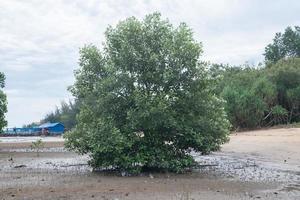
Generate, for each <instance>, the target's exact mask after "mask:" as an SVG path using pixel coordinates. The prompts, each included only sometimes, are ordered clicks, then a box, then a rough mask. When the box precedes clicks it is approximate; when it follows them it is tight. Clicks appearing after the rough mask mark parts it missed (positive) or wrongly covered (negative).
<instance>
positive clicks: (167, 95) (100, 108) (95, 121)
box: [65, 13, 229, 172]
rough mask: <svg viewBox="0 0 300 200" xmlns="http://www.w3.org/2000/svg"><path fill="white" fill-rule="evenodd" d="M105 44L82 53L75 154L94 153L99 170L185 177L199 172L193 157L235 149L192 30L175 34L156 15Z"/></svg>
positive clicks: (128, 24) (71, 144) (72, 137)
mask: <svg viewBox="0 0 300 200" xmlns="http://www.w3.org/2000/svg"><path fill="white" fill-rule="evenodd" d="M105 36H106V43H105V44H104V48H103V50H99V49H98V48H97V47H95V46H93V45H88V46H86V47H84V48H82V49H81V51H80V55H81V56H80V69H79V70H78V71H77V72H76V73H75V75H76V82H75V84H74V86H73V87H72V88H71V91H72V93H73V95H74V96H75V97H76V98H77V99H80V101H81V103H82V105H81V109H80V113H79V115H78V116H77V120H78V122H77V125H76V126H75V129H74V130H73V131H71V132H69V133H67V134H66V136H65V137H66V146H67V147H68V148H69V149H72V150H76V151H77V152H79V153H83V154H85V153H88V154H89V155H90V157H91V160H90V164H91V165H92V166H93V167H94V168H105V167H113V168H115V169H119V170H125V171H129V172H139V171H140V170H142V168H161V169H168V170H171V171H182V170H184V169H185V168H186V167H190V166H192V165H193V164H194V160H193V158H192V156H191V155H190V154H189V152H190V151H191V150H194V151H196V152H202V153H208V152H210V151H214V150H217V149H219V147H220V145H221V144H223V143H224V142H226V141H227V139H228V133H229V122H228V121H227V119H226V115H225V111H224V109H223V104H224V102H223V101H222V100H220V99H219V98H217V97H216V96H215V95H214V93H213V87H212V83H211V79H210V78H209V77H208V74H207V72H206V70H205V66H204V65H203V64H201V63H200V62H199V57H200V54H201V52H202V46H201V44H200V43H198V42H196V41H195V40H194V38H193V34H192V31H191V29H189V28H188V27H187V25H186V24H184V23H182V24H180V25H179V26H178V27H176V28H175V27H173V26H172V25H171V24H170V23H169V21H168V20H162V19H161V16H160V14H158V13H155V14H151V15H148V16H146V17H145V19H144V20H143V21H139V20H137V19H136V18H134V17H131V18H129V19H127V20H125V21H122V22H120V23H119V24H118V25H117V26H116V27H115V28H114V27H109V28H108V29H107V31H106V33H105Z"/></svg>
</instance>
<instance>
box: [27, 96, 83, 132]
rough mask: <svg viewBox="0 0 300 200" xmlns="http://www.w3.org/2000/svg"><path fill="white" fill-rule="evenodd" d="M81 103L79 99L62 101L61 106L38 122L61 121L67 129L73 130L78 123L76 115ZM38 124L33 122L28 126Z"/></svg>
mask: <svg viewBox="0 0 300 200" xmlns="http://www.w3.org/2000/svg"><path fill="white" fill-rule="evenodd" d="M79 107H80V103H79V102H78V101H74V102H72V101H69V102H65V101H62V102H61V104H60V107H56V109H55V111H53V112H50V113H48V114H47V115H46V116H45V117H44V118H43V119H42V120H41V121H40V122H39V123H38V124H42V123H47V122H53V123H54V122H60V123H62V124H63V125H64V126H65V128H66V130H71V129H72V128H73V127H74V126H75V124H76V115H77V114H78V113H79ZM34 125H37V124H36V123H32V124H30V125H27V126H26V127H28V126H29V127H32V126H34Z"/></svg>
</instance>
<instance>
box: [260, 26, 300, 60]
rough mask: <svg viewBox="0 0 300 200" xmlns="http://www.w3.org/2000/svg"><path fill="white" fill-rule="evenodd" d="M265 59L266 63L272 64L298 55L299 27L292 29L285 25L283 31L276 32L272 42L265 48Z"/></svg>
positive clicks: (299, 49)
mask: <svg viewBox="0 0 300 200" xmlns="http://www.w3.org/2000/svg"><path fill="white" fill-rule="evenodd" d="M264 55H265V60H266V62H267V64H270V63H271V64H274V63H276V62H277V61H279V60H280V59H283V58H291V57H292V58H295V57H298V58H299V57H300V27H299V26H295V27H294V30H293V29H292V28H291V27H287V28H286V29H285V32H284V33H277V34H276V36H275V38H274V39H273V43H272V44H269V45H268V46H267V47H266V49H265V54H264Z"/></svg>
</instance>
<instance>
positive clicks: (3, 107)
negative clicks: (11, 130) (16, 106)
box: [0, 72, 7, 133]
mask: <svg viewBox="0 0 300 200" xmlns="http://www.w3.org/2000/svg"><path fill="white" fill-rule="evenodd" d="M4 86H5V76H4V74H3V73H2V72H0V133H1V132H2V130H3V128H4V127H5V126H6V125H7V122H6V120H5V113H6V112H7V101H6V95H5V93H4V91H3V88H4Z"/></svg>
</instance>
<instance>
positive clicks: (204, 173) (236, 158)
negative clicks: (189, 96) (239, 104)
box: [0, 129, 300, 200]
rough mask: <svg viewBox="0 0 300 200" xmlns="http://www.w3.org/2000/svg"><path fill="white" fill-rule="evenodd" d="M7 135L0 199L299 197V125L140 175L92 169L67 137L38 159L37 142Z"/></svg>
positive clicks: (0, 145) (243, 137)
mask: <svg viewBox="0 0 300 200" xmlns="http://www.w3.org/2000/svg"><path fill="white" fill-rule="evenodd" d="M26 139H27V138H25V140H26ZM0 141H1V142H0V199H119V200H120V199H141V200H143V199H150V200H151V199H174V200H177V199H178V200H181V199H184V200H185V199H189V200H191V199H208V200H215V199H222V200H223V199H224V200H226V199H228V200H229V199H233V200H235V199H245V200H247V199H270V200H271V199H292V200H296V199H300V160H299V159H300V156H299V155H300V129H272V130H264V131H252V132H243V133H237V134H233V135H232V136H231V141H230V143H228V144H226V145H224V146H223V148H222V151H220V152H216V153H213V154H211V155H209V156H200V155H198V154H194V156H195V158H196V159H197V161H199V163H200V165H201V167H200V168H199V169H196V170H194V171H193V172H191V173H188V174H182V175H176V174H168V173H167V174H143V175H141V176H138V177H121V176H117V175H115V174H108V173H106V174H105V173H99V172H98V173H96V172H92V170H91V169H90V168H89V166H88V165H87V161H88V157H87V156H79V155H77V154H75V153H71V152H68V151H66V150H65V149H64V148H63V141H62V140H61V138H49V139H48V138H47V139H46V140H44V141H45V142H46V145H45V148H43V149H42V150H41V153H40V155H39V157H37V153H36V152H34V151H33V150H31V149H30V140H29V141H28V140H27V141H24V140H23V141H19V140H18V138H16V139H13V138H12V139H10V140H5V141H4V140H3V138H0Z"/></svg>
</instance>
